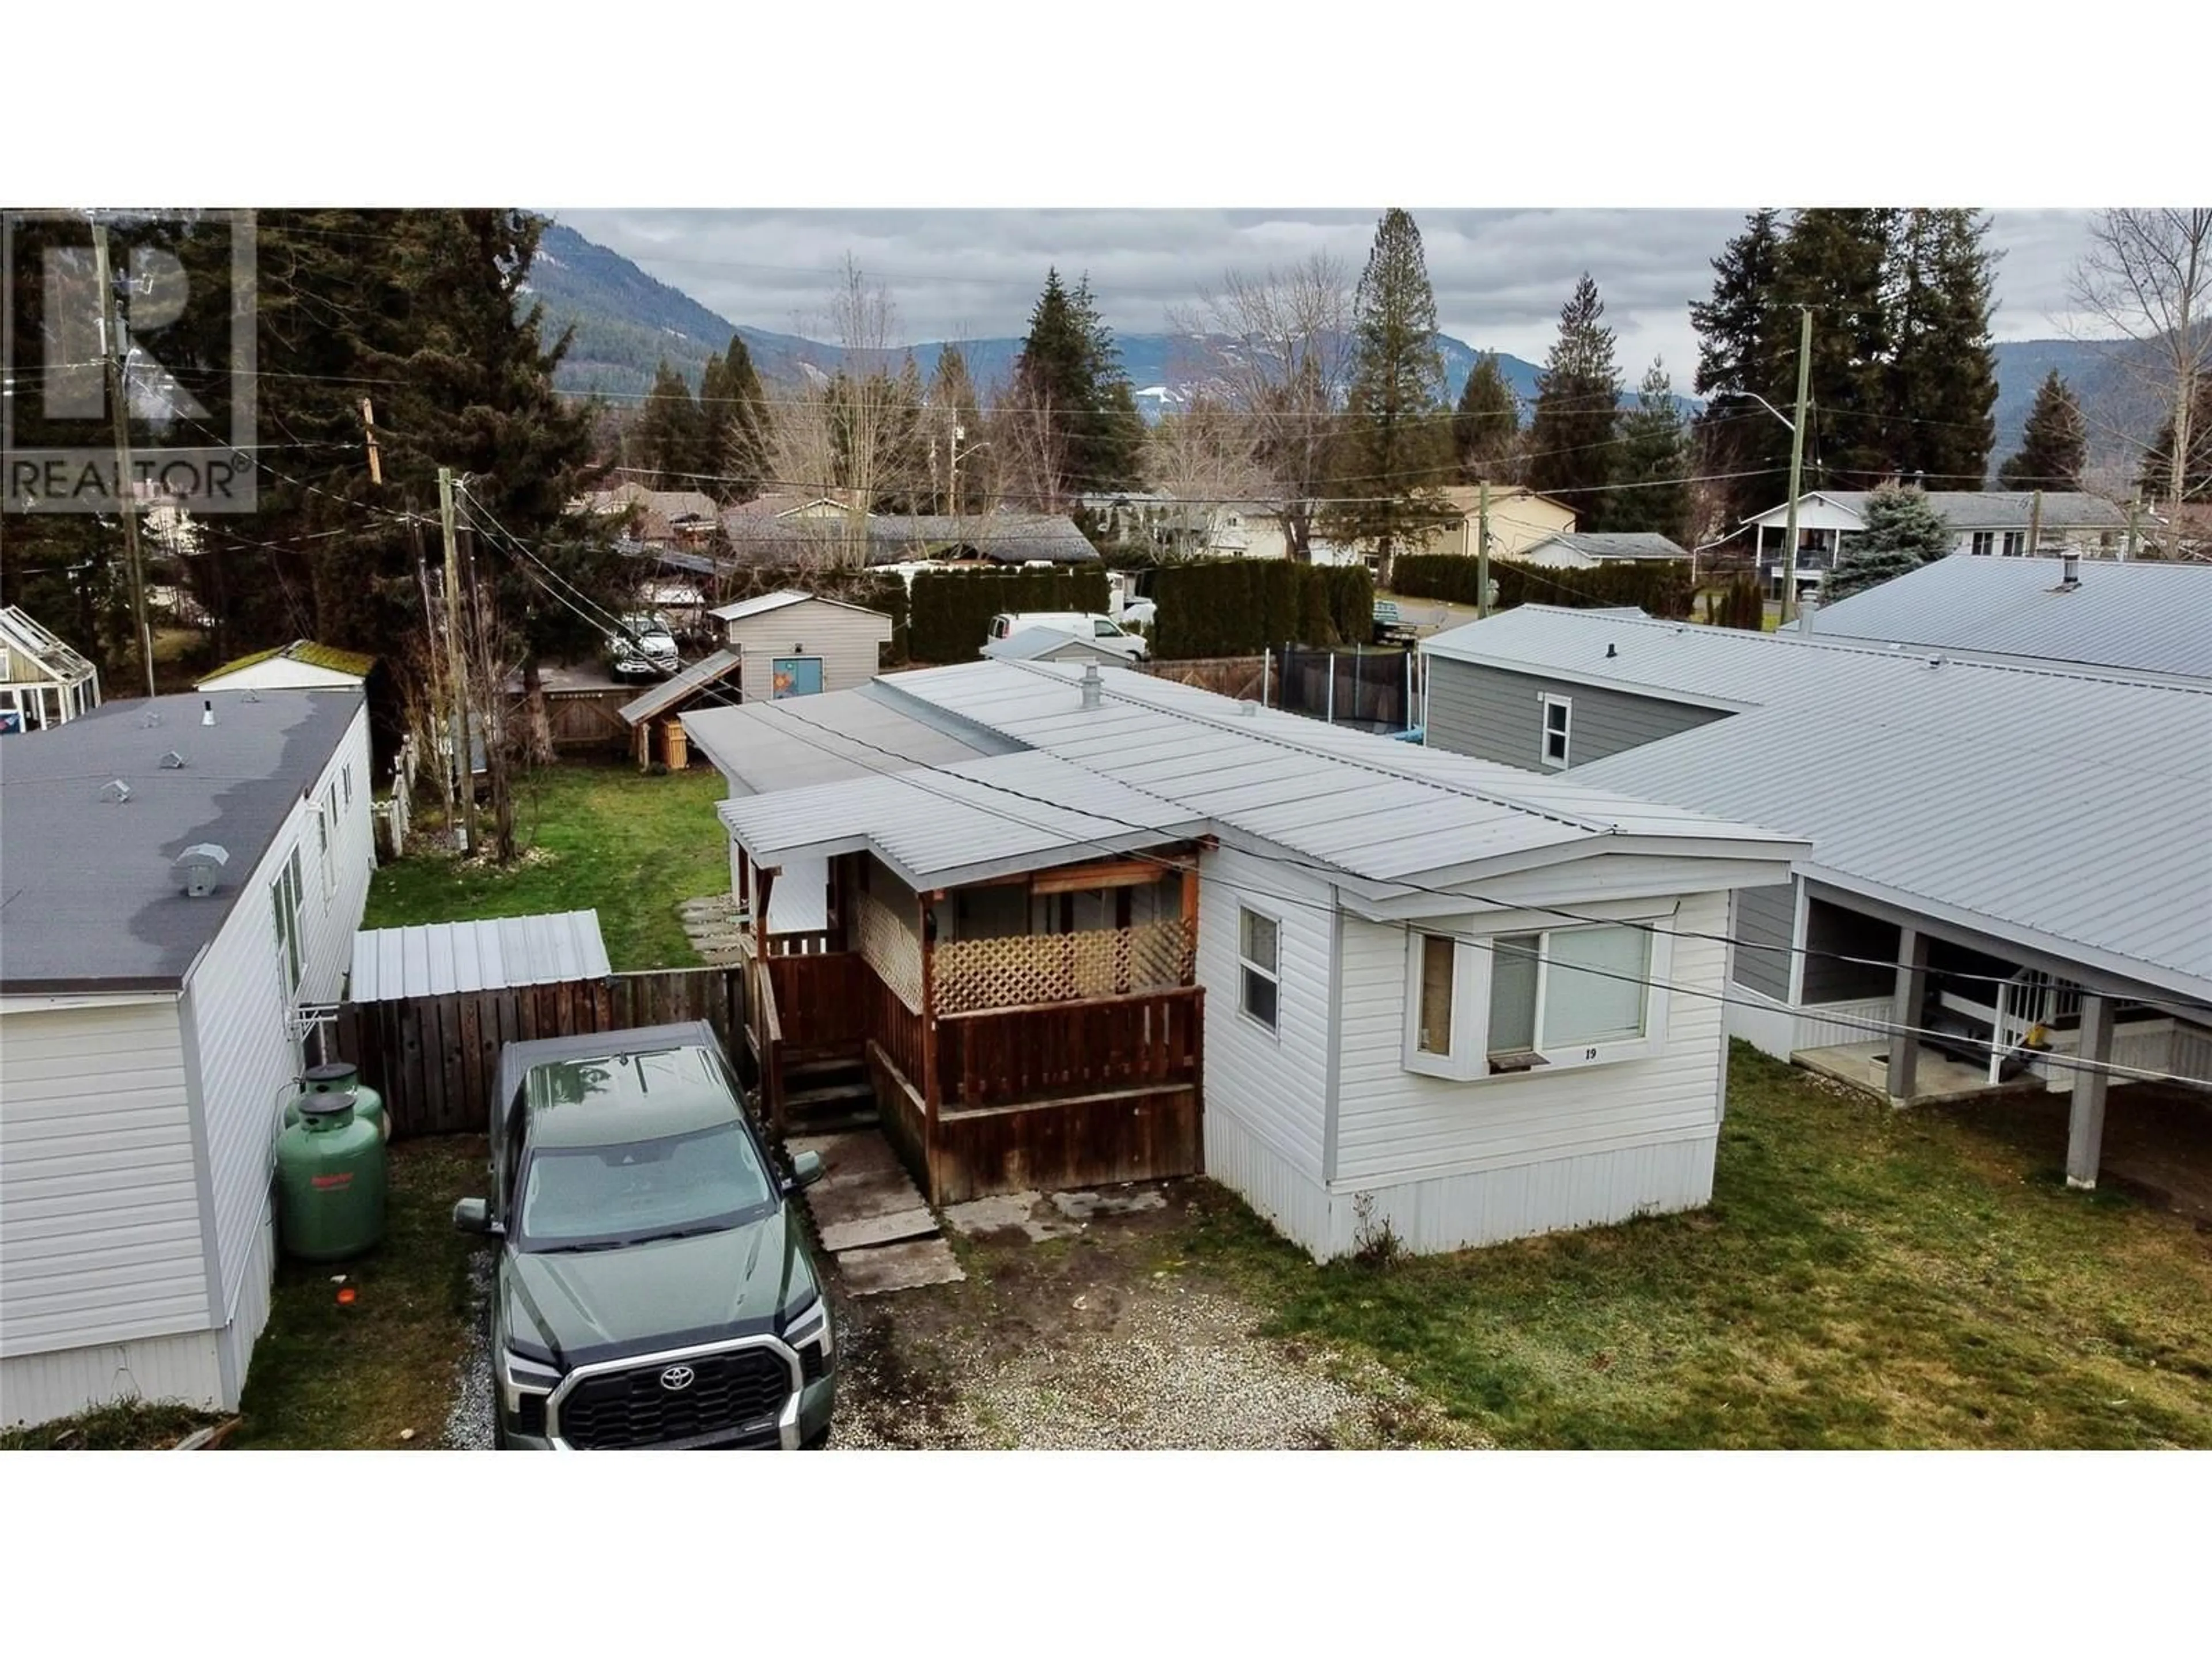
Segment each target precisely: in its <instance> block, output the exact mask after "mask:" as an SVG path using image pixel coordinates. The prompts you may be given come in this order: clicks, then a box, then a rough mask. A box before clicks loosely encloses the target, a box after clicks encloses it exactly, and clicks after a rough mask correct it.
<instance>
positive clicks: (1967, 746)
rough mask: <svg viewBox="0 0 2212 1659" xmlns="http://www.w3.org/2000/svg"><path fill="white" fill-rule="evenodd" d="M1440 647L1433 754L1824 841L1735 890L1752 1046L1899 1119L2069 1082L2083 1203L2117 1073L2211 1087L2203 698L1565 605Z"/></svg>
mask: <svg viewBox="0 0 2212 1659" xmlns="http://www.w3.org/2000/svg"><path fill="white" fill-rule="evenodd" d="M1949 562H1950V561H1946V563H1949ZM2110 573H2111V568H2109V567H2107V568H2103V569H2100V571H2099V572H2097V573H2093V574H2087V575H2085V576H2084V577H2083V579H2082V580H2083V584H2084V586H2087V583H2088V582H2089V581H2090V580H2093V576H2094V575H2095V574H2110ZM1923 574H1925V573H1923ZM2106 586H2108V587H2110V588H2111V589H2112V590H2114V592H2115V593H2116V594H2118V593H2123V592H2124V591H2125V590H2124V589H2122V587H2121V583H2120V581H2119V580H2112V581H2110V582H2108V583H2107V584H2106ZM2134 591H2136V592H2139V593H2141V594H2142V595H2143V613H2142V617H2140V619H2139V622H2140V631H2141V633H2142V637H2144V638H2145V639H2151V638H2154V637H2163V635H2162V634H2161V630H2163V629H2166V628H2167V626H2168V619H2167V618H2166V617H2165V615H2164V614H2163V609H2162V606H2163V604H2164V601H2163V599H2161V598H2160V594H2159V592H2157V591H2155V590H2154V586H2153V585H2151V584H2141V585H2135V586H2134ZM2037 597H2038V600H2039V601H2040V599H2041V598H2042V597H2044V596H2042V595H2038V596H2037ZM2069 597H2078V595H2075V596H2058V597H2057V598H2056V599H2054V600H2053V603H2055V604H2063V603H2066V602H2068V599H2069ZM2122 602H2123V601H2122V600H2121V599H2118V598H2114V599H2100V607H2104V608H2102V609H2100V616H2102V617H2105V618H2106V621H2107V623H2108V624H2109V623H2110V615H2109V606H2110V605H2114V604H2120V603H2122ZM1839 609H1840V607H1839ZM1421 650H1422V652H1423V653H1424V655H1425V657H1426V658H1427V659H1428V671H1429V685H1430V691H1429V708H1428V715H1427V721H1426V726H1425V740H1426V741H1427V743H1428V744H1430V745H1431V746H1432V747H1437V748H1444V749H1451V750H1456V751H1458V752H1461V753H1464V754H1468V755H1474V756H1477V757H1481V758H1484V759H1487V760H1492V761H1502V762H1504V763H1508V764H1510V765H1514V766H1519V767H1524V768H1527V769H1529V770H1531V771H1538V772H1541V771H1543V770H1545V769H1553V770H1567V771H1571V772H1572V774H1573V775H1574V779H1575V781H1577V782H1589V783H1598V784H1602V785H1603V786H1604V787H1607V788H1609V789H1613V790H1617V791H1619V792H1620V793H1623V794H1630V795H1635V796H1638V797H1641V798H1644V799H1656V800H1662V801H1666V802H1668V803H1670V804H1672V805H1679V806H1682V807H1686V808H1692V809H1694V810H1697V811H1705V812H1712V813H1715V814H1718V815H1724V816H1726V817H1729V818H1732V819H1734V820H1736V821H1739V822H1743V823H1754V824H1759V825H1761V826H1763V827H1765V828H1766V829H1771V830H1774V831H1776V832H1779V833H1785V834H1790V835H1796V836H1803V837H1805V838H1807V839H1808V840H1809V841H1810V842H1812V845H1813V851H1812V853H1811V854H1810V855H1809V856H1808V857H1806V858H1803V859H1801V860H1798V862H1797V865H1796V869H1795V870H1794V872H1793V873H1792V879H1791V880H1790V883H1789V884H1786V885H1782V886H1776V887H1767V888H1745V889H1740V890H1737V891H1735V893H1734V894H1733V895H1732V896H1731V898H1730V902H1729V923H1728V939H1729V966H1728V984H1729V991H1728V1014H1727V1021H1728V1027H1729V1034H1730V1035H1731V1036H1737V1037H1741V1038H1743V1039H1744V1040H1746V1041H1747V1042H1752V1043H1753V1044H1754V1045H1756V1046H1757V1047H1759V1048H1762V1049H1765V1051H1766V1052H1768V1053H1770V1054H1775V1055H1778V1056H1779V1057H1782V1058H1786V1059H1794V1060H1800V1061H1802V1063H1805V1064H1808V1065H1810V1066H1815V1067H1816V1068H1817V1069H1820V1070H1823V1071H1827V1072H1831V1073H1833V1074H1835V1075H1838V1076H1841V1077H1844V1078H1845V1079H1848V1080H1850V1081H1852V1082H1855V1083H1859V1084H1861V1085H1864V1086H1869V1087H1872V1088H1875V1089H1877V1090H1879V1091H1882V1092H1884V1093H1887V1095H1888V1096H1889V1097H1891V1098H1892V1099H1893V1100H1895V1101H1897V1102H1899V1103H1906V1102H1910V1101H1912V1100H1915V1099H1922V1098H1928V1097H1931V1096H1932V1094H1934V1093H1936V1092H1943V1091H1948V1092H1963V1091H1966V1090H1968V1089H1979V1088H1984V1087H1990V1086H1995V1085H1998V1084H1999V1083H2000V1082H2001V1081H2015V1082H2020V1083H2022V1084H2024V1085H2033V1084H2034V1083H2037V1082H2040V1083H2041V1084H2043V1085H2045V1086H2047V1087H2049V1088H2051V1089H2053V1090H2069V1091H2072V1093H2073V1097H2074V1115H2073V1119H2072V1124H2071V1133H2070V1139H2069V1148H2068V1154H2067V1164H2068V1174H2069V1179H2070V1180H2072V1181H2074V1182H2075V1183H2076V1184H2078V1185H2085V1186H2086V1185H2091V1184H2093V1182H2094V1181H2095V1178H2096V1172H2097V1166H2098V1161H2099V1152H2100V1139H2101V1133H2102V1124H2103V1109H2104V1097H2105V1091H2106V1088H2107V1087H2108V1086H2109V1085H2112V1084H2113V1083H2124V1082H2127V1081H2130V1080H2135V1079H2154V1080H2166V1081H2172V1082H2181V1083H2195V1084H2199V1085H2204V1086H2208V1087H2212V927H2206V926H2205V923H2204V918H2205V917H2207V916H2212V855H2208V854H2207V852H2206V850H2205V848H2204V843H2203V831H2202V815H2203V803H2204V802H2205V801H2206V800H2208V799H2212V687H2208V686H2207V685H2206V684H2203V682H2202V681H2192V680H2188V679H2183V678H2178V677H2172V676H2161V677H2159V678H2148V677H2146V676H2144V675H2142V674H2141V673H2134V672H2126V671H2120V670H2118V669H2105V668H2093V667H2085V666H2081V665H2075V664H2071V663H2062V662H2058V661H2054V660H2051V659H2039V658H2031V657H2027V656H2026V655H2024V654H2008V655H2005V656H1997V655H1994V654H1992V655H1989V656H1986V657H1982V658H1978V659H1976V658H1963V657H1960V656H1959V655H1957V654H1953V653H1946V652H1943V651H1939V650H1931V649H1915V648H1913V647H1911V646H1909V645H1906V644H1904V643H1901V642H1885V643H1882V644H1879V645H1876V644H1871V643H1867V642H1863V641H1836V640H1830V639H1826V638H1824V637H1822V636H1821V635H1820V634H1819V633H1818V631H1817V630H1815V631H1814V633H1812V634H1799V633H1795V632H1793V633H1790V634H1784V635H1765V634H1752V633H1747V632H1740V631H1737V630H1735V629H1719V628H1709V627H1699V626H1693V625H1691V624H1687V623H1674V622H1665V621H1661V620H1657V619H1655V618H1652V617H1645V616H1643V615H1642V614H1640V613H1635V612H1623V611H1571V610H1564V609H1560V608H1559V607H1555V606H1547V605H1522V606H1519V607H1517V608H1516V609H1514V610H1512V611H1506V612H1504V613H1503V614H1501V615H1498V616H1495V617H1490V618H1488V619H1486V620H1485V621H1482V622H1478V623H1470V624H1468V625H1467V626H1465V627H1462V628H1458V629H1452V630H1450V631H1449V632H1446V633H1443V634H1439V635H1436V636H1434V637H1433V638H1431V639H1430V640H1427V641H1424V642H1423V644H1422V646H1421ZM2123 732H2124V733H2127V734H2129V737H2130V741H2128V742H2125V743H2116V742H2115V741H2114V734H2115V733H2123ZM1939 1033H1941V1034H1942V1035H1943V1036H1944V1037H1945V1046H1944V1047H1943V1048H1941V1049H1940V1050H1939V1049H1937V1048H1935V1047H1934V1046H1933V1045H1931V1044H1930V1043H1929V1042H1928V1041H1927V1040H1926V1039H1928V1038H1929V1037H1930V1036H1936V1035H1938V1034H1939ZM1961 1036H1963V1042H1959V1041H1954V1040H1953V1039H1954V1038H1960V1037H1961ZM1900 1037H1910V1038H1911V1039H1912V1040H1911V1041H1899V1038H1900ZM1923 1054H1935V1055H1936V1056H1937V1058H1942V1057H1943V1056H1947V1055H1948V1057H1949V1058H1948V1060H1947V1061H1946V1066H1947V1067H1948V1069H1944V1068H1939V1067H1938V1066H1936V1064H1935V1062H1934V1061H1933V1060H1929V1061H1927V1062H1926V1063H1923ZM1923 1085H1924V1086H1923Z"/></svg>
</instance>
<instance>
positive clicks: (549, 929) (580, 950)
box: [346, 910, 614, 1002]
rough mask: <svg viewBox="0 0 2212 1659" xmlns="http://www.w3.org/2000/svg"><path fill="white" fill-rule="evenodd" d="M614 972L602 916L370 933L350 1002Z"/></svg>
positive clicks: (568, 913)
mask: <svg viewBox="0 0 2212 1659" xmlns="http://www.w3.org/2000/svg"><path fill="white" fill-rule="evenodd" d="M613 971H614V970H613V969H612V968H611V966H610V965H609V963H608V962H607V947H606V942H605V940H604V939H601V938H600V937H599V912H598V911H597V910H562V911H560V912H557V913H556V914H554V915H538V916H501V917H499V918H497V919H496V920H494V921H441V922H433V923H431V924H429V925H428V926H424V927H376V928H366V927H365V928H363V929H362V930H361V931H360V932H358V933H356V934H355V935H354V936H353V972H352V975H351V976H350V977H349V979H348V980H347V981H346V995H347V996H348V997H349V999H350V1000H353V1001H355V1002H395V1001H398V1000H399V999H400V998H402V997H435V996H445V995H447V994H449V993H452V992H454V991H496V990H500V989H502V988H504V987H507V986H510V985H562V984H566V983H568V981H573V980H580V979H605V977H606V976H607V975H609V974H610V973H611V972H613Z"/></svg>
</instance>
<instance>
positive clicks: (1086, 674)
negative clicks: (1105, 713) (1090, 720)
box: [1082, 662, 1105, 708]
mask: <svg viewBox="0 0 2212 1659" xmlns="http://www.w3.org/2000/svg"><path fill="white" fill-rule="evenodd" d="M1082 683H1083V706H1084V707H1085V708H1097V707H1098V704H1099V699H1100V694H1101V693H1102V692H1103V690H1105V685H1104V683H1103V681H1101V680H1100V679H1099V678H1098V665H1097V663H1095V662H1087V663H1085V664H1084V665H1083V682H1082Z"/></svg>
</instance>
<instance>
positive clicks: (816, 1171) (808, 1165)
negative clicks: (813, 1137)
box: [791, 1152, 822, 1192]
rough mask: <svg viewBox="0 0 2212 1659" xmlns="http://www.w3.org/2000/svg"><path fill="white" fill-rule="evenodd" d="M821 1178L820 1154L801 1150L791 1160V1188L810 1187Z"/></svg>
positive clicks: (795, 1190)
mask: <svg viewBox="0 0 2212 1659" xmlns="http://www.w3.org/2000/svg"><path fill="white" fill-rule="evenodd" d="M821 1179H822V1154H821V1153H819V1152H801V1153H799V1155H798V1156H797V1157H795V1158H793V1159H792V1160H791V1190H792V1191H793V1192H797V1191H798V1190H799V1188H801V1187H811V1186H812V1185H813V1184H814V1183H815V1182H817V1181H819V1180H821Z"/></svg>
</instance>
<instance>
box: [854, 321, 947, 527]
mask: <svg viewBox="0 0 2212 1659" xmlns="http://www.w3.org/2000/svg"><path fill="white" fill-rule="evenodd" d="M922 398H923V391H922V385H921V368H920V367H919V366H918V365H917V364H916V363H915V361H914V354H913V353H912V352H908V353H907V355H906V360H905V362H902V364H901V365H900V366H899V372H898V375H897V378H896V379H895V380H891V382H890V386H889V387H888V389H887V391H886V392H885V394H884V404H883V409H884V453H883V457H882V459H881V460H880V461H879V462H878V469H877V475H876V490H875V499H874V501H872V503H871V504H870V510H871V511H873V512H877V513H928V512H933V511H934V510H935V508H934V507H933V505H932V502H931V499H930V498H931V494H932V492H931V490H930V488H929V429H928V428H927V425H926V424H925V422H924V418H923V411H922Z"/></svg>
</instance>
